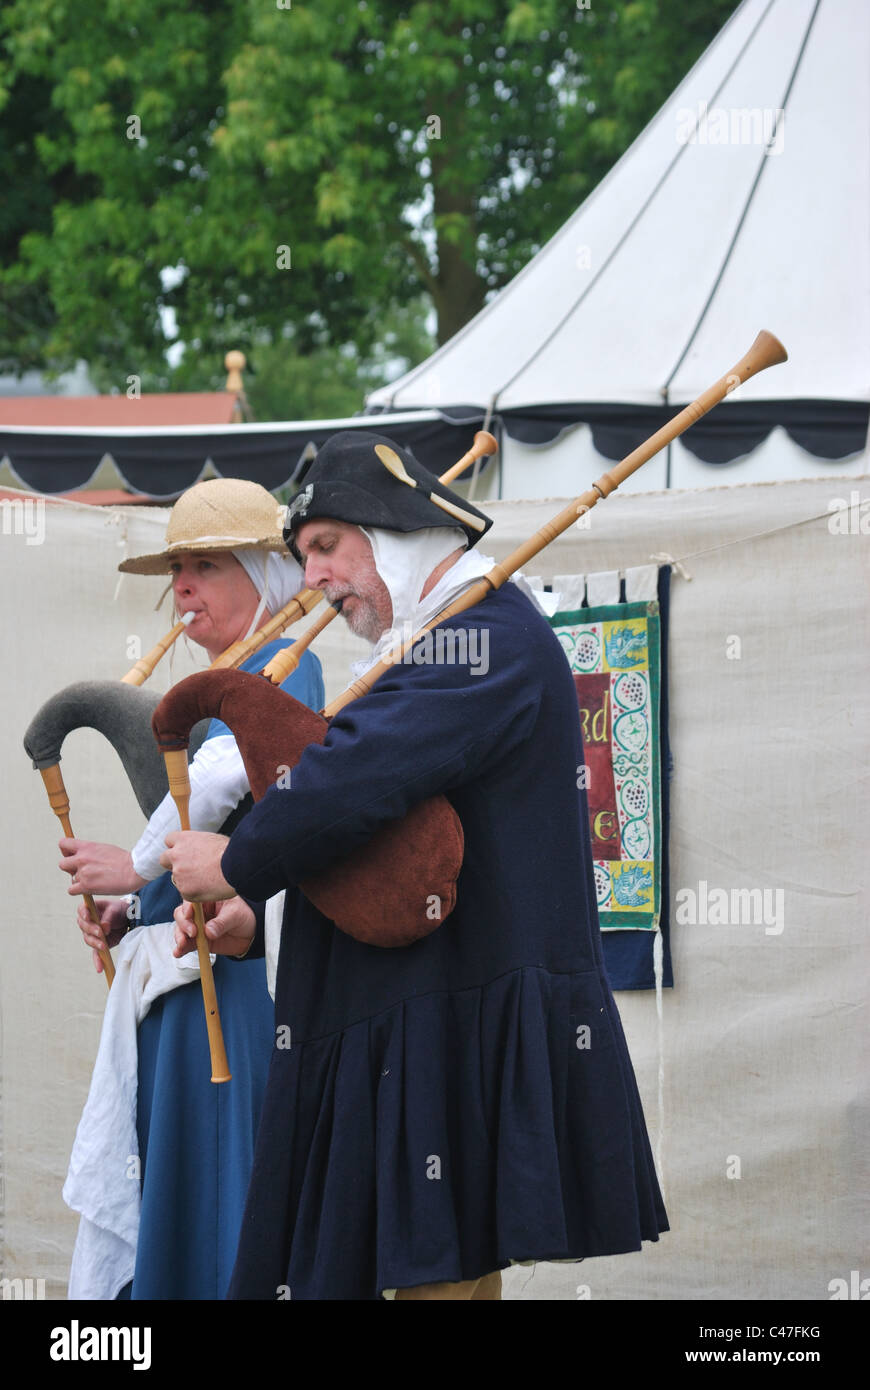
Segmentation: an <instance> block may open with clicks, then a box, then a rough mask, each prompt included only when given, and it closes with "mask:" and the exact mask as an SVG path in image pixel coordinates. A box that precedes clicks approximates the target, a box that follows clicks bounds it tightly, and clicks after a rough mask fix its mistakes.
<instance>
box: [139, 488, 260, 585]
mask: <svg viewBox="0 0 870 1390" xmlns="http://www.w3.org/2000/svg"><path fill="white" fill-rule="evenodd" d="M285 510H286V509H285V508H284V507H282V506H281V505H280V504H279V503H278V502H276V500H275V498H274V497H273V496H272V494H271V493H270V492H267V491H266V489H265V488H264V487H261V486H260V484H259V483H251V482H246V481H245V479H244V478H212V479H211V480H210V481H209V482H207V483H196V484H195V485H194V486H193V487H192V488H188V490H187V492H185V493H182V495H181V497H179V499H178V501H177V502H176V503H175V506H174V507H173V508H172V515H171V516H170V518H169V525H168V526H167V528H166V549H165V550H162V551H160V553H159V554H157V555H138V556H135V557H134V558H133V559H130V560H124V562H123V563H122V564H120V565H119V566H118V569H119V570H121V572H122V573H123V574H166V573H167V571H168V570H169V566H170V564H171V562H172V560H173V559H174V558H175V557H176V556H178V555H182V554H183V553H184V552H185V551H193V552H196V551H209V550H261V551H263V550H274V551H278V552H279V553H281V554H286V553H287V547H286V545H285V543H284V537H283V535H282V522H283V518H284V514H285Z"/></svg>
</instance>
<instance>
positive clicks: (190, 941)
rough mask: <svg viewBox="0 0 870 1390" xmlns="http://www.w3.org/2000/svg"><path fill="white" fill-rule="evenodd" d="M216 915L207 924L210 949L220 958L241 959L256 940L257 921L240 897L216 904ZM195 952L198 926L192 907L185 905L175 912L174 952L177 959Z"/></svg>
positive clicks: (189, 904)
mask: <svg viewBox="0 0 870 1390" xmlns="http://www.w3.org/2000/svg"><path fill="white" fill-rule="evenodd" d="M215 908H216V911H215V914H214V916H213V917H210V918H209V912H208V911H206V912H205V916H206V917H207V918H209V920H208V921H207V922H206V924H205V934H206V937H207V939H208V948H209V950H210V951H214V952H216V954H217V955H220V956H242V955H244V953H245V952H246V951H247V950H248V947H249V946H250V944H251V942H252V941H253V939H254V931H255V929H256V918H255V917H254V914H253V912H252V911H251V909H250V908H249V907H248V904H247V903H246V902H244V901H243V900H242V899H241V898H228V899H227V901H226V902H222V903H220V904H215ZM195 950H196V923H195V922H194V920H193V904H192V903H189V902H187V903H182V904H181V907H177V908H176V909H175V950H174V951H173V953H172V954H173V955H174V956H179V957H180V956H186V955H187V954H188V952H189V951H195Z"/></svg>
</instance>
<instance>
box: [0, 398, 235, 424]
mask: <svg viewBox="0 0 870 1390" xmlns="http://www.w3.org/2000/svg"><path fill="white" fill-rule="evenodd" d="M235 406H236V396H235V394H233V393H232V392H228V391H185V392H180V391H176V392H172V393H166V394H163V395H159V394H155V395H145V396H140V397H139V399H138V400H131V399H130V398H129V397H127V396H5V397H0V426H2V425H25V426H27V425H32V426H33V428H34V429H43V428H45V427H48V426H57V427H60V428H61V429H63V428H69V427H71V426H72V427H75V426H78V427H80V428H84V429H87V428H88V427H90V426H93V427H102V428H107V429H115V428H118V427H122V428H126V427H129V426H135V425H142V426H148V425H229V424H232V422H233V411H234V410H235Z"/></svg>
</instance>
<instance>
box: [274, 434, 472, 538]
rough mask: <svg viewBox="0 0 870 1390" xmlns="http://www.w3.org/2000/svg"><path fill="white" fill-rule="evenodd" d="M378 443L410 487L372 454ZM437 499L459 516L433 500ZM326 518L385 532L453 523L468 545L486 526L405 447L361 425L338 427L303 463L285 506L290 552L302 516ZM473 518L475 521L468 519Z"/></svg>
mask: <svg viewBox="0 0 870 1390" xmlns="http://www.w3.org/2000/svg"><path fill="white" fill-rule="evenodd" d="M376 445H382V446H385V447H386V448H388V449H391V450H392V451H393V452H394V453H395V454H397V455H398V457H399V459H400V461H401V463H402V464H403V465H404V469H405V472H406V473H408V474H409V475H410V477H411V478H412V479H413V481H414V483H415V484H416V486H414V487H412V486H411V484H410V483H408V482H403V481H402V480H401V478H397V477H395V476H394V474H393V473H391V472H390V470H389V469H388V468H387V466H386V464H384V463H383V462H382V460H381V459H380V458H379V457H378V454H377V452H376V449H375V446H376ZM430 494H431V495H434V496H436V497H440V498H442V500H443V501H444V502H446V503H448V504H449V506H450V507H455V508H457V509H458V510H459V511H460V512H462V513H463V516H464V517H465V518H468V519H467V520H464V519H463V516H457V515H455V514H451V512H450V511H449V510H447V509H445V508H443V507H441V506H439V505H438V504H437V503H436V502H432V501H430ZM318 517H328V518H329V519H330V520H332V521H347V522H350V523H351V524H353V525H355V526H374V527H378V528H380V529H382V530H385V531H422V530H423V529H424V528H425V527H427V526H458V527H459V529H460V530H462V531H464V532H465V534H466V536H467V537H468V545H469V548H470V547H471V546H473V545H476V544H477V542H478V541H479V540H480V538H481V536H482V535H484V534H485V533H486V532H487V531H488V530H489V528H490V526H491V525H492V520H491V518H490V517H488V516H484V514H483V512H480V511H478V510H477V508H476V507H473V506H472V505H471V503H470V502H466V500H465V498H464V497H460V496H459V495H458V494H457V493H455V492H451V490H450V488H449V487H444V486H443V485H442V484H441V483H440V482H439V481H438V479H437V478H436V476H435V474H434V473H430V472H429V470H428V468H424V467H423V465H422V464H421V463H419V462H418V460H417V459H416V458H415V457H414V455H413V454H412V453H411V452H410V450H409V449H402V448H400V447H399V445H398V444H395V443H394V442H393V440H392V439H387V438H385V436H384V435H382V434H369V433H367V432H364V431H362V430H342V431H341V433H340V434H334V435H332V437H331V438H330V439H327V441H326V443H325V444H324V445H323V447H322V449H320V451H319V452H318V454H317V457H316V458H315V460H314V462H313V463H312V464H311V466H310V467H309V469H308V471H307V473H306V474H305V478H304V481H303V486H302V488H301V490H300V492H299V493H298V494H297V496H296V497H294V499H293V501H292V502H291V503H290V505H289V507H288V508H287V517H286V521H285V525H284V539H285V541H286V542H287V544H288V546H289V547H290V549H291V550H293V551H294V553H295V537H296V532H297V530H298V529H299V527H300V526H301V525H302V524H303V522H306V521H314V520H316V519H317V518H318ZM472 518H474V519H475V520H476V521H477V522H478V523H479V525H478V526H476V525H474V524H473V521H472Z"/></svg>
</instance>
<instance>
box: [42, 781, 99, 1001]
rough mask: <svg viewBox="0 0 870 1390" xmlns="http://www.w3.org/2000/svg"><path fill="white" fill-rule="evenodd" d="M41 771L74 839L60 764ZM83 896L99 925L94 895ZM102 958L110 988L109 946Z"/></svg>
mask: <svg viewBox="0 0 870 1390" xmlns="http://www.w3.org/2000/svg"><path fill="white" fill-rule="evenodd" d="M39 771H40V775H41V777H42V780H43V782H44V783H45V790H46V791H47V792H48V801H49V805H50V806H51V809H52V811H54V814H55V815H56V816H57V818H58V820H59V821H60V823H61V825H62V826H63V833H64V835H66V836H67V838H68V839H70V840H74V839H75V836H74V835H73V828H72V826H71V825H70V819H69V797H68V796H67V791H66V787H65V786H64V783H63V773H62V772H61V770H60V766H59V765H58V764H57V763H55V765H54V767H41V768H40V769H39ZM83 896H84V900H85V907H86V908H87V909H88V912H89V913H90V914H91V921H92V922H95V923H96V925H97V926H99V925H100V914H99V910H98V908H97V905H96V903H95V902H94V899H93V897H92V895H91V894H90V893H85V894H84V895H83ZM100 960H101V961H102V962H103V970H104V972H105V976H106V984H107V985H108V987H109V989H111V988H112V981H113V980H114V978H115V963H114V961H113V960H112V956H111V953H110V951H109V948H108V946H105V947H102V948H101V950H100Z"/></svg>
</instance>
